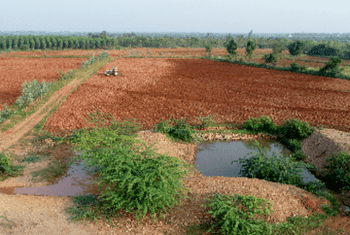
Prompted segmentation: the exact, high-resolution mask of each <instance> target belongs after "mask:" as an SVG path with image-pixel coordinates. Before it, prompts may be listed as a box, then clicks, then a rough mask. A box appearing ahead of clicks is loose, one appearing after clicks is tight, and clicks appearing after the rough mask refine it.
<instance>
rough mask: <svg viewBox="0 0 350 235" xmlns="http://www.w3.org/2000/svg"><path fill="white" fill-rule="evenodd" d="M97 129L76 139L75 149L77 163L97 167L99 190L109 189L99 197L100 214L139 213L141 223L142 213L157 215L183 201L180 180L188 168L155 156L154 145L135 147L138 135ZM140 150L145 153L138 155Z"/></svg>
mask: <svg viewBox="0 0 350 235" xmlns="http://www.w3.org/2000/svg"><path fill="white" fill-rule="evenodd" d="M95 128H96V129H92V130H91V131H89V132H83V133H82V134H80V135H79V137H78V138H76V140H75V141H76V147H77V149H78V150H82V151H83V154H82V155H80V156H78V157H76V158H75V159H74V161H76V160H77V159H80V158H81V159H84V160H86V161H87V167H91V166H98V168H99V172H100V174H99V178H98V181H99V182H100V183H99V187H100V189H101V187H103V186H104V185H107V188H105V189H104V190H103V193H102V195H101V196H100V197H99V200H100V202H101V203H100V209H101V210H103V211H105V212H106V213H107V214H115V213H116V212H117V211H118V210H120V209H125V210H126V211H127V212H131V211H134V210H136V212H135V213H136V215H135V216H136V218H137V219H139V215H140V214H141V213H142V214H143V215H145V214H146V213H147V212H148V211H150V212H151V213H152V214H154V213H155V212H156V211H159V210H161V209H166V206H169V207H173V206H174V205H175V204H177V203H178V202H179V199H178V198H183V196H182V195H181V191H182V185H181V181H180V178H182V177H184V176H185V175H186V174H187V169H186V168H188V167H189V166H190V165H189V164H186V163H183V162H181V161H180V160H178V159H176V158H174V157H168V156H165V155H160V154H156V153H155V152H153V151H152V150H151V148H152V147H153V145H151V146H150V147H147V145H146V144H145V143H141V144H142V145H143V146H140V145H138V146H135V145H133V144H140V141H139V140H135V139H134V137H135V136H136V134H132V135H129V136H127V135H120V133H119V132H118V131H113V130H112V131H111V130H110V129H108V128H104V127H103V128H100V127H95ZM97 130H98V131H97ZM140 147H144V148H145V149H144V150H143V151H139V150H140ZM72 163H73V162H71V163H70V164H72ZM115 183H116V185H115V186H112V185H113V184H115ZM155 219H156V218H155Z"/></svg>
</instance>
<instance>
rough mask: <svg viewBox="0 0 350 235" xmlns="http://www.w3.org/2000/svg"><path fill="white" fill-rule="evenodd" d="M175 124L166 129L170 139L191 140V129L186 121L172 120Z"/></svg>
mask: <svg viewBox="0 0 350 235" xmlns="http://www.w3.org/2000/svg"><path fill="white" fill-rule="evenodd" d="M174 122H175V125H174V126H172V127H171V128H170V129H169V130H168V135H169V136H170V138H171V139H175V140H176V139H177V140H184V141H186V142H187V141H188V142H191V141H193V137H192V134H193V133H194V131H193V130H192V128H191V126H190V124H188V123H186V122H185V121H184V120H182V119H180V120H174Z"/></svg>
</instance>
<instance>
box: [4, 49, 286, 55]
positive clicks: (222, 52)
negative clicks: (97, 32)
mask: <svg viewBox="0 0 350 235" xmlns="http://www.w3.org/2000/svg"><path fill="white" fill-rule="evenodd" d="M147 50H148V51H149V53H150V54H147ZM102 51H107V52H108V54H109V55H110V56H113V57H119V56H127V55H129V54H130V53H131V54H132V53H133V52H136V51H139V52H140V54H139V55H141V52H142V53H143V54H144V55H153V56H159V52H160V53H162V56H203V55H207V54H208V53H207V52H206V49H205V48H132V49H130V50H129V49H126V48H124V49H123V50H102V49H97V50H63V51H40V50H39V51H13V52H9V53H8V54H5V53H2V54H1V55H0V56H2V57H6V56H7V57H9V56H33V55H35V56H43V55H47V56H91V54H95V55H97V54H99V53H101V52H102ZM236 51H237V52H238V54H239V55H245V49H242V48H241V49H237V50H236ZM253 53H254V55H263V54H268V53H272V49H256V50H254V52H253ZM281 54H282V55H289V52H288V50H285V51H283V52H282V53H281ZM211 55H215V56H220V55H221V56H222V55H228V52H227V50H226V49H225V48H213V49H212V51H211Z"/></svg>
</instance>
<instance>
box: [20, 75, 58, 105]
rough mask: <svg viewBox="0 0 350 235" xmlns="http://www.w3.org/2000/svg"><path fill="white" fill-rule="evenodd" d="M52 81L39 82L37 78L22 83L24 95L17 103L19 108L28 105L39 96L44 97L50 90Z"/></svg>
mask: <svg viewBox="0 0 350 235" xmlns="http://www.w3.org/2000/svg"><path fill="white" fill-rule="evenodd" d="M51 85H52V82H50V83H48V84H46V83H45V82H42V83H39V82H38V81H37V80H36V79H34V81H32V82H29V83H27V82H24V84H23V85H22V91H21V93H22V95H21V96H20V97H19V98H18V99H17V101H16V104H18V106H19V109H20V110H21V109H23V108H25V107H27V105H29V104H31V103H32V102H33V101H34V100H36V99H37V98H39V97H40V98H43V97H44V96H45V94H46V93H47V92H48V91H49V90H50V86H51Z"/></svg>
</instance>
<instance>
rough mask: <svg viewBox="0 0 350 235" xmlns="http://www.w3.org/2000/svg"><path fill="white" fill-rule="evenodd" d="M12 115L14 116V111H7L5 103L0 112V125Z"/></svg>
mask: <svg viewBox="0 0 350 235" xmlns="http://www.w3.org/2000/svg"><path fill="white" fill-rule="evenodd" d="M14 114H16V110H11V109H9V108H8V107H7V105H6V103H5V104H4V110H2V111H0V123H3V122H5V121H6V120H7V119H9V118H10V117H11V116H13V115H14Z"/></svg>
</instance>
